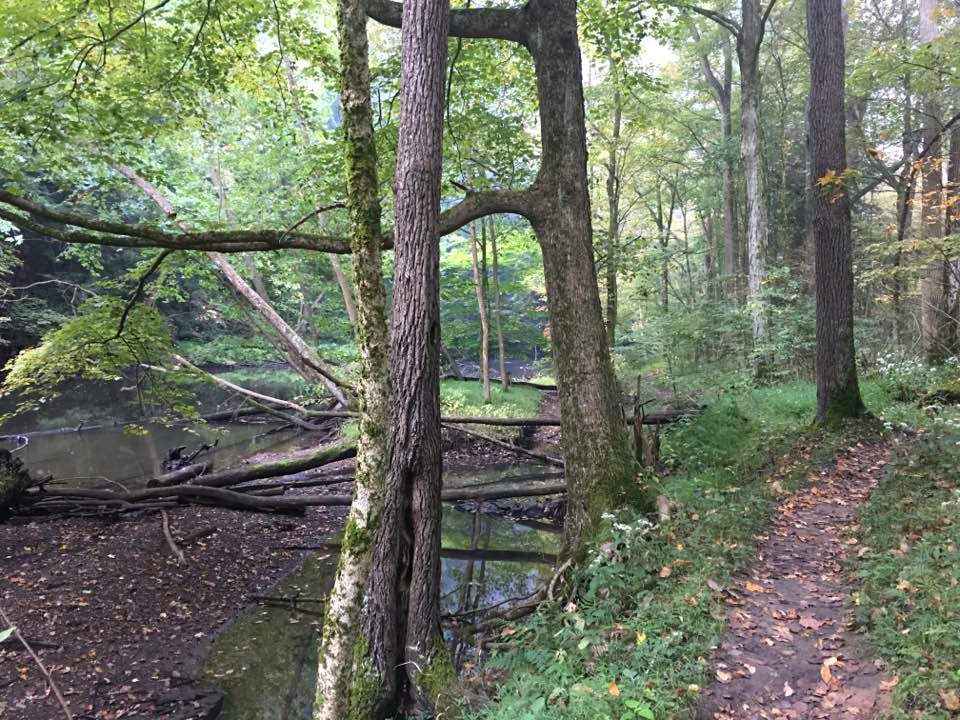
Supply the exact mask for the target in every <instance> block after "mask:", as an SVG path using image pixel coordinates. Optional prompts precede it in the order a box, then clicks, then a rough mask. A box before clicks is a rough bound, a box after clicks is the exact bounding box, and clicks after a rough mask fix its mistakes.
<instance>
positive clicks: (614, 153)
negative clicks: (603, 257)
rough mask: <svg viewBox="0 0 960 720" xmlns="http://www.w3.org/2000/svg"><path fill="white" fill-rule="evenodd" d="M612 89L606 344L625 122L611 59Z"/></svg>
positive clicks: (612, 307)
mask: <svg viewBox="0 0 960 720" xmlns="http://www.w3.org/2000/svg"><path fill="white" fill-rule="evenodd" d="M610 76H611V78H612V80H613V83H614V90H613V129H612V131H611V133H610V146H609V148H608V149H607V214H608V218H607V248H606V250H607V253H606V254H607V264H606V286H607V318H606V324H607V345H608V346H609V347H613V346H614V345H616V342H617V270H618V269H619V260H620V257H619V256H620V126H621V124H622V122H623V96H622V94H621V92H620V73H619V69H618V66H617V64H616V62H615V61H613V60H611V61H610Z"/></svg>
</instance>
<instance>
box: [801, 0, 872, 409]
mask: <svg viewBox="0 0 960 720" xmlns="http://www.w3.org/2000/svg"><path fill="white" fill-rule="evenodd" d="M840 3H841V0H807V36H808V42H809V45H810V105H809V108H810V109H809V115H808V122H809V128H808V133H807V142H808V143H809V157H810V177H809V178H808V182H809V183H811V185H812V187H811V190H812V192H811V193H810V197H811V214H810V217H811V220H812V229H813V238H814V246H815V248H816V262H815V268H816V276H815V285H816V306H817V344H816V377H817V419H818V420H819V421H820V422H834V421H836V420H839V419H841V418H845V417H852V416H855V415H859V414H860V413H862V412H863V410H864V406H863V401H862V400H861V399H860V388H859V385H858V383H857V363H856V352H855V350H854V340H853V247H852V242H851V237H850V201H849V197H848V188H847V187H846V186H845V185H844V184H843V183H842V182H841V183H840V184H839V185H833V184H829V183H826V184H824V183H823V182H822V181H821V180H820V179H821V178H825V177H828V176H830V173H833V174H834V176H837V177H840V178H842V177H843V173H844V170H845V169H846V167H847V145H846V129H845V119H846V114H845V112H844V85H845V83H844V59H845V52H844V37H843V35H844V32H843V21H842V8H841V4H840Z"/></svg>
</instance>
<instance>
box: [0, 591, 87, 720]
mask: <svg viewBox="0 0 960 720" xmlns="http://www.w3.org/2000/svg"><path fill="white" fill-rule="evenodd" d="M0 618H2V619H3V622H4V624H5V625H6V626H7V628H6V629H7V630H9V631H11V634H12V635H13V636H14V637H15V638H17V640H19V641H20V644H21V645H23V649H24V650H26V651H27V654H28V655H30V658H31V659H32V660H33V662H34V663H36V665H37V667H38V668H39V669H40V672H41V673H42V674H43V677H44V678H46V681H47V685H48V686H49V688H50V692H52V693H53V696H54V697H55V698H56V699H57V702H58V703H60V707H61V708H63V715H64V717H66V718H67V720H73V715H72V714H70V708H69V707H68V706H67V701H66V700H64V699H63V694H62V693H61V692H60V688H58V687H57V683H56V682H54V680H53V675H51V674H50V671H49V670H47V667H46V666H45V665H44V664H43V661H42V660H41V659H40V656H39V655H37V653H36V652H35V651H34V649H33V648H32V647H31V646H30V643H28V642H27V641H26V640H25V639H24V637H23V635H21V634H20V631H19V630H17V627H16V625H14V624H13V623H12V622H11V621H10V618H9V617H7V614H6V613H5V612H4V611H3V608H2V607H0Z"/></svg>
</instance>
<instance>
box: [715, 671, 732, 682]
mask: <svg viewBox="0 0 960 720" xmlns="http://www.w3.org/2000/svg"><path fill="white" fill-rule="evenodd" d="M717 680H719V681H720V682H722V683H728V682H730V681H731V680H733V675H731V674H730V673H728V672H724V671H723V670H717Z"/></svg>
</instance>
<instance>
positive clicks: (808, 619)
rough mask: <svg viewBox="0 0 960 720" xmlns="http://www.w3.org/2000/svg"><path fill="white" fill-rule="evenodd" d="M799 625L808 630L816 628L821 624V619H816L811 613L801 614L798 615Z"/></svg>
mask: <svg viewBox="0 0 960 720" xmlns="http://www.w3.org/2000/svg"><path fill="white" fill-rule="evenodd" d="M800 625H802V626H803V627H805V628H807V629H808V630H816V629H817V628H819V627H820V626H821V625H823V620H817V619H816V618H815V617H814V616H813V615H803V616H801V617H800Z"/></svg>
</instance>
